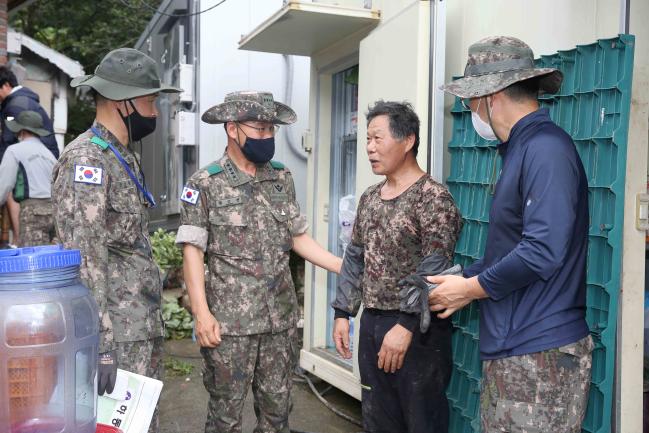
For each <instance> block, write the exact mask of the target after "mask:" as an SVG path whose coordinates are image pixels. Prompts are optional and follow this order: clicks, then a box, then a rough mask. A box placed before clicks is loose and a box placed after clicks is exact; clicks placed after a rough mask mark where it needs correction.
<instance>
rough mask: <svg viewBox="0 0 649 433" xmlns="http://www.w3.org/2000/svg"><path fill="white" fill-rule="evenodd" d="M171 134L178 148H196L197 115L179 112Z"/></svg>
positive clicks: (174, 120)
mask: <svg viewBox="0 0 649 433" xmlns="http://www.w3.org/2000/svg"><path fill="white" fill-rule="evenodd" d="M171 128H172V129H171V134H172V135H173V137H174V142H175V144H176V146H195V145H196V144H197V143H196V113H191V112H189V111H178V112H176V117H175V118H174V119H173V121H172V123H171Z"/></svg>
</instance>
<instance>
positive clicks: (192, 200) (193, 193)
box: [180, 186, 200, 204]
mask: <svg viewBox="0 0 649 433" xmlns="http://www.w3.org/2000/svg"><path fill="white" fill-rule="evenodd" d="M198 194H200V191H197V190H195V189H191V188H189V187H187V186H186V187H184V188H183V193H182V194H181V195H180V199H181V200H182V201H184V202H187V203H189V204H196V202H197V201H198Z"/></svg>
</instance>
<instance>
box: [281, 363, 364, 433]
mask: <svg viewBox="0 0 649 433" xmlns="http://www.w3.org/2000/svg"><path fill="white" fill-rule="evenodd" d="M294 374H295V375H296V376H298V377H299V378H300V379H303V380H305V381H306V383H307V384H308V385H309V388H311V391H313V393H314V394H315V396H316V397H317V398H318V400H320V402H321V403H322V404H324V405H325V407H326V408H327V409H329V410H330V411H332V412H333V413H335V414H336V415H338V416H339V417H341V418H343V419H345V420H347V421H349V422H350V423H352V424H355V425H357V426H359V427H363V423H362V422H361V421H360V420H358V419H356V418H354V417H353V416H350V415H347V414H346V413H343V412H341V411H340V410H338V409H337V408H336V407H334V406H333V405H332V404H331V403H329V402H328V401H327V400H326V399H325V398H324V397H323V396H322V395H320V393H319V392H318V390H317V389H316V387H315V385H314V384H313V381H311V379H310V378H309V376H307V375H306V374H301V373H294ZM291 431H294V430H291ZM295 433H298V432H295ZM305 433H306V432H305Z"/></svg>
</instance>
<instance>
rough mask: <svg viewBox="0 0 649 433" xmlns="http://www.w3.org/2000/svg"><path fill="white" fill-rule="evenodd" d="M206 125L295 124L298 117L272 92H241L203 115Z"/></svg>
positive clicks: (230, 96) (226, 96)
mask: <svg viewBox="0 0 649 433" xmlns="http://www.w3.org/2000/svg"><path fill="white" fill-rule="evenodd" d="M201 119H202V120H203V122H205V123H226V122H245V121H256V122H270V123H275V124H280V125H288V124H291V123H295V121H296V120H297V115H296V114H295V111H293V109H292V108H291V107H289V106H288V105H285V104H282V103H281V102H277V101H275V100H274V99H273V94H272V93H270V92H256V91H239V92H232V93H228V94H227V95H225V100H224V101H223V103H222V104H219V105H215V106H214V107H212V108H210V109H209V110H207V111H206V112H205V113H203V116H202V117H201Z"/></svg>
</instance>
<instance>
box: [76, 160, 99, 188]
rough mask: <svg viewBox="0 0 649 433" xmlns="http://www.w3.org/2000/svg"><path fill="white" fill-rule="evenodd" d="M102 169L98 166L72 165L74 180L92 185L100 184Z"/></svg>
mask: <svg viewBox="0 0 649 433" xmlns="http://www.w3.org/2000/svg"><path fill="white" fill-rule="evenodd" d="M103 173H104V169H102V168H99V167H91V166H89V165H77V164H75V166H74V181H75V182H79V183H90V184H93V185H101V181H102V175H103Z"/></svg>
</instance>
